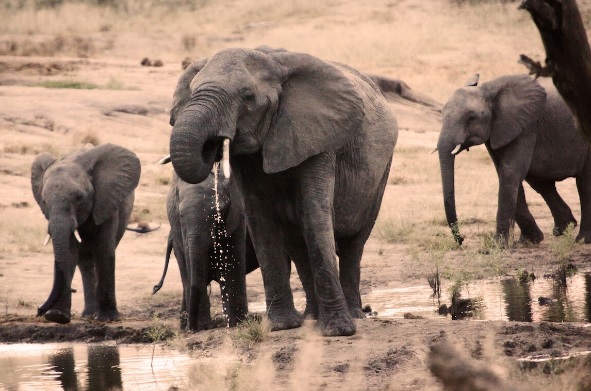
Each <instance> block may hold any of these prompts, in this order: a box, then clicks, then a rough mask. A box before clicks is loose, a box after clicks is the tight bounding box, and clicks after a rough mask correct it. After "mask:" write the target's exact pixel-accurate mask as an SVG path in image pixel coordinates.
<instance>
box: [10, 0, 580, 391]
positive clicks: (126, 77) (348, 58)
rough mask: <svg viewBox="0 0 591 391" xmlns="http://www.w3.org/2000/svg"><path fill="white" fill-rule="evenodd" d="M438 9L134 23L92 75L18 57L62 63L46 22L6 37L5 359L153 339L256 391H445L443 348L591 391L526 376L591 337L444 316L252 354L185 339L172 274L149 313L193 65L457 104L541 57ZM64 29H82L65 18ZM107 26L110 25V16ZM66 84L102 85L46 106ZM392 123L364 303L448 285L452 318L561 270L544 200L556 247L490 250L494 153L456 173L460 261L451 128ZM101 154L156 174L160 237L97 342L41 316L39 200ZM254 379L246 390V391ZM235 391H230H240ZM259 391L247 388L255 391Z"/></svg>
mask: <svg viewBox="0 0 591 391" xmlns="http://www.w3.org/2000/svg"><path fill="white" fill-rule="evenodd" d="M220 3H222V2H220ZM225 3H227V2H225ZM296 3H297V4H296ZM440 3H442V2H439V1H427V2H421V3H418V4H414V3H413V2H410V1H391V2H388V1H379V2H375V3H374V2H372V6H371V7H369V6H368V7H365V8H363V9H361V8H359V5H356V4H354V3H352V2H348V1H335V2H331V3H326V4H325V3H320V4H322V5H318V6H313V5H312V4H311V3H310V4H308V3H306V2H301V4H300V3H298V2H295V3H294V4H292V5H291V7H293V9H292V8H289V7H288V8H287V9H285V10H281V12H279V11H277V12H279V15H270V16H268V15H266V14H265V12H268V11H264V10H263V11H261V10H258V12H259V13H256V12H254V11H253V9H254V6H252V5H251V6H250V7H251V8H248V7H247V8H248V9H247V10H246V11H248V12H246V11H244V10H235V11H236V13H240V12H243V11H244V14H245V15H248V18H249V19H248V20H244V19H240V20H239V19H232V18H229V17H227V18H226V19H224V18H223V16H220V28H219V29H217V30H216V29H215V26H216V24H215V23H214V21H212V20H213V19H212V18H213V17H212V16H211V15H214V14H215V15H217V14H216V8H215V6H213V5H212V6H210V7H209V8H206V10H205V11H204V13H203V15H205V16H203V15H202V16H201V17H202V18H207V17H208V16H209V17H210V19H208V22H207V23H204V24H203V25H202V26H200V29H201V30H199V29H198V28H197V30H196V31H198V32H197V33H195V34H194V35H192V34H190V33H189V32H187V31H186V30H188V31H191V30H190V28H188V27H186V26H184V27H182V26H181V27H180V28H179V30H178V31H176V30H170V29H166V28H162V29H159V28H154V29H151V28H150V27H145V26H143V25H141V23H139V22H138V21H137V20H134V21H132V22H130V25H131V26H133V29H132V30H133V31H125V28H124V27H122V25H123V23H122V22H120V19H116V18H115V19H113V20H114V21H113V22H112V24H111V27H110V28H106V27H105V28H103V27H101V26H102V25H100V23H101V21H100V20H99V21H95V20H92V21H91V22H92V23H91V22H89V25H91V27H88V26H85V27H84V28H82V27H81V26H78V27H79V29H80V30H82V32H81V33H80V36H82V37H84V39H85V41H84V42H90V43H92V48H93V49H92V50H90V49H88V47H87V46H84V45H82V44H80V43H78V44H75V43H74V44H72V45H78V46H74V47H75V48H76V47H77V48H78V49H79V50H78V51H83V52H84V53H83V55H84V57H82V58H81V57H76V56H77V55H79V54H80V53H74V52H76V50H73V49H72V50H70V51H66V50H64V51H66V52H67V53H66V54H67V55H70V56H73V57H65V56H64V55H63V53H62V52H59V51H58V52H57V53H54V52H51V51H50V52H49V53H45V52H43V51H41V50H37V51H34V50H29V52H26V53H25V51H24V49H23V50H21V51H20V52H19V50H18V48H21V49H22V48H24V47H26V45H29V46H28V47H35V48H37V49H38V48H39V47H40V46H39V45H41V44H39V42H41V43H45V46H43V47H44V48H45V49H44V50H46V51H47V50H49V49H47V46H48V44H47V42H53V41H52V39H54V37H55V36H56V33H55V32H47V31H42V30H43V29H42V27H40V25H41V24H43V23H44V21H45V20H47V18H50V16H47V15H45V14H43V13H42V12H39V14H38V20H37V19H35V23H36V24H35V26H34V28H32V31H33V32H30V31H29V32H26V31H20V30H18V29H17V28H16V27H14V31H10V30H8V31H3V32H2V34H1V35H0V50H3V53H5V54H7V55H4V56H0V189H1V191H0V342H50V341H52V342H53V341H86V342H97V341H104V340H117V341H119V342H122V343H124V342H128V343H151V342H152V339H153V338H154V337H155V336H156V337H164V338H168V341H169V342H168V343H172V344H174V345H175V346H183V347H189V348H191V349H193V354H194V355H195V356H196V357H200V356H207V357H211V356H216V355H224V354H232V355H235V357H237V360H239V361H241V362H242V363H244V364H247V368H249V369H248V370H247V371H248V374H249V376H250V377H249V378H250V380H251V381H253V382H255V381H256V384H259V385H269V386H271V385H275V386H280V387H282V388H285V389H295V390H311V389H339V388H343V387H345V388H347V389H351V390H358V389H371V390H374V389H376V390H377V389H380V390H386V389H390V390H399V389H421V390H423V389H426V390H438V389H442V386H441V384H440V383H439V382H438V380H436V379H435V377H433V376H432V375H431V374H430V372H429V363H430V357H429V354H430V351H431V348H432V346H433V345H434V344H436V343H438V342H441V341H449V342H451V344H452V345H453V346H455V348H456V349H457V350H458V351H459V354H460V355H462V356H464V357H468V358H469V359H470V360H473V361H474V362H477V363H483V364H484V367H488V368H493V369H494V371H495V373H499V374H500V376H501V379H508V381H509V382H516V383H520V384H521V385H522V386H524V387H526V389H527V388H528V385H535V386H536V387H537V388H540V385H542V386H541V387H542V388H543V387H546V388H545V389H573V390H574V389H581V388H577V387H578V386H579V385H580V384H585V385H586V387H587V388H582V389H589V388H588V387H589V379H588V378H587V379H585V378H584V377H582V376H572V375H570V374H572V373H575V372H576V369H577V368H578V369H580V367H581V366H582V365H585V364H584V363H581V362H578V363H573V362H571V361H568V365H560V364H557V363H553V362H552V363H540V364H531V363H529V364H523V363H522V362H520V361H518V359H521V358H526V357H531V356H532V355H540V357H558V356H562V355H564V354H569V353H575V352H582V351H588V350H591V338H590V337H591V329H589V328H587V327H586V326H587V323H547V322H541V323H540V322H537V323H519V322H506V321H452V320H451V319H450V317H435V316H433V317H429V318H422V319H403V318H402V316H399V317H394V318H385V317H381V316H380V314H379V313H378V315H377V317H372V318H368V319H366V320H363V321H358V322H357V325H358V331H357V334H356V335H355V336H352V337H346V338H345V337H341V338H322V337H319V336H318V335H317V334H316V333H315V332H314V330H313V325H312V322H307V323H306V325H305V326H304V327H302V328H300V329H296V330H289V331H284V332H275V333H271V334H270V335H269V336H268V337H267V338H266V339H265V340H264V341H263V342H262V343H258V344H254V345H252V346H250V347H247V346H245V345H244V341H242V342H240V341H236V339H235V338H232V337H235V334H236V331H235V330H230V331H228V330H226V329H223V328H221V329H216V330H211V331H204V332H200V333H197V334H194V335H187V334H184V333H178V321H177V317H178V312H179V308H180V286H181V285H180V278H179V276H178V269H177V267H176V264H175V262H174V261H173V262H172V263H171V268H170V270H169V275H168V277H167V281H166V283H165V286H164V288H163V289H162V291H161V292H160V293H158V294H157V295H155V296H152V295H151V290H152V286H153V285H154V284H155V283H156V282H157V281H158V279H159V277H160V273H161V269H162V264H163V257H164V250H165V246H166V238H167V235H168V229H169V226H168V224H167V221H166V215H165V207H164V202H165V197H166V192H167V189H168V184H169V181H170V178H171V167H170V166H160V165H158V163H157V162H158V159H159V158H160V157H161V156H163V155H165V154H167V147H168V135H169V132H170V126H169V125H168V108H169V107H170V103H171V98H172V92H173V90H174V86H175V84H176V80H177V78H178V76H179V75H180V73H181V60H182V59H183V58H184V57H185V56H187V55H188V56H190V57H193V58H198V57H200V56H205V55H209V54H211V53H213V52H214V51H215V50H217V49H220V48H223V47H228V46H247V47H254V46H256V45H259V44H269V45H274V46H282V47H285V48H288V49H292V50H300V51H308V52H311V53H314V54H316V55H319V56H322V57H324V58H327V59H334V60H339V61H344V62H347V63H350V64H351V65H353V66H355V67H357V68H359V69H360V70H362V71H365V72H369V73H379V74H382V75H386V76H389V77H394V78H401V79H403V80H405V81H406V82H408V83H409V84H410V85H411V87H412V88H414V89H416V90H418V91H420V92H423V93H427V94H429V95H430V96H432V97H433V98H435V99H437V100H439V101H441V102H444V101H445V99H446V97H447V96H449V94H450V93H451V91H453V89H454V88H456V87H458V86H460V85H461V84H462V82H463V81H464V80H465V79H466V77H467V76H468V75H469V74H471V73H472V72H475V71H479V72H481V77H482V78H483V80H487V79H490V78H492V77H495V76H498V75H501V74H504V73H516V72H522V71H523V69H522V68H520V66H519V65H518V64H517V63H516V61H515V60H516V58H517V56H518V55H519V53H522V52H525V53H528V54H529V55H532V56H534V57H535V55H538V58H539V57H540V56H541V53H542V50H541V47H540V43H539V42H538V41H539V39H538V37H537V36H536V31H535V29H534V27H533V23H531V21H529V20H528V19H527V15H524V14H521V13H519V12H518V11H517V10H516V5H515V4H511V3H509V4H506V5H499V4H494V5H486V6H483V8H477V7H466V6H465V7H456V6H452V5H449V4H448V5H446V6H445V7H444V8H443V10H441V11H438V12H436V11H435V8H436V4H437V5H439V4H440ZM249 4H250V3H249ZM296 6H301V7H304V8H302V9H306V8H305V7H309V8H308V9H309V12H304V11H302V10H301V9H299V10H298V12H296V10H295V8H297V7H296ZM261 7H262V6H261ZM232 9H233V8H232ZM233 10H234V9H233ZM82 11H84V9H82ZM217 11H218V12H219V10H217ZM61 15H62V17H63V18H64V20H66V19H67V20H70V18H69V16H68V15H69V14H68V13H66V11H63V13H62V14H61ZM101 15H102V14H101ZM200 15H201V14H200ZM102 17H103V18H105V19H108V15H107V16H105V15H102ZM266 17H269V18H270V20H268V19H266ZM273 17H277V18H279V17H280V18H283V19H273ZM245 18H246V17H245ZM15 19H16V20H17V21H18V18H15ZM471 19H475V20H471ZM278 20H282V21H285V22H282V23H279V22H278ZM483 21H487V23H484V22H483ZM456 22H457V23H456ZM488 22H490V23H488ZM14 23H16V22H14ZM93 23H94V24H93ZM138 24H139V25H141V26H143V27H138ZM179 24H181V25H182V23H179ZM530 24H531V26H530ZM95 25H96V26H95ZM15 26H16V24H15ZM93 26H94V27H93ZM237 26H238V27H237ZM343 26H350V27H346V28H345V27H343ZM99 27H100V28H99ZM452 27H453V28H452ZM9 28H10V26H9ZM92 28H95V30H94V31H91V32H87V31H85V29H92ZM142 28H143V30H142ZM183 29H185V30H183ZM499 32H500V33H499ZM294 35H295V36H297V37H299V38H298V39H296V38H294ZM192 37H193V38H195V40H196V43H195V42H193V41H191V40H190V39H191V38H192ZM337 37H338V38H337ZM386 37H390V38H386ZM68 42H69V41H68ZM11 45H12V46H11ZM35 45H37V46H35ZM183 45H184V46H183ZM179 46H183V47H184V49H179V48H178V47H179ZM11 48H13V49H14V50H11ZM397 51H399V52H400V54H399V55H398V54H396V53H397ZM22 54H27V55H26V56H22ZM30 54H37V55H41V56H35V55H30ZM146 56H147V57H150V58H151V59H152V60H155V59H161V60H162V61H163V66H162V67H144V66H141V65H140V61H141V60H142V58H144V57H146ZM64 81H68V82H71V81H77V82H84V83H92V84H94V86H95V87H96V88H93V89H73V88H48V87H51V85H48V84H43V83H47V82H56V83H61V84H62V86H63V84H64ZM392 108H393V110H394V111H395V112H396V114H397V116H398V119H399V123H400V128H401V132H400V136H399V143H398V145H397V148H396V152H395V155H394V163H393V166H392V172H391V175H390V181H389V185H388V187H387V190H386V194H385V197H384V203H383V206H382V211H381V213H380V217H379V219H378V221H377V223H376V228H375V230H374V233H373V235H372V237H371V239H370V241H369V242H368V244H367V247H366V251H365V253H364V257H363V261H362V293H363V295H364V297H365V296H367V294H369V293H371V292H372V291H374V290H376V289H388V288H398V287H414V286H425V285H427V277H428V276H429V275H431V274H432V273H433V272H434V271H435V270H436V268H438V269H439V271H440V273H441V275H442V278H443V289H442V299H441V300H442V301H443V302H447V303H449V301H450V295H449V291H448V289H449V287H450V286H452V285H453V284H454V283H458V282H459V283H463V284H466V283H472V284H478V281H479V279H481V278H493V277H499V276H507V275H509V276H514V275H516V274H517V271H518V270H523V269H526V270H528V271H533V272H535V273H536V274H537V275H543V274H549V273H553V272H554V271H555V270H556V269H557V268H558V267H559V266H560V264H561V263H563V262H562V261H559V260H558V259H557V256H558V255H557V250H556V249H555V248H556V246H554V245H553V243H556V242H555V241H553V240H552V238H551V231H552V219H551V215H550V213H549V210H548V209H547V207H546V206H545V204H544V203H543V201H542V200H541V198H540V197H539V196H537V195H536V194H534V193H533V192H532V191H531V189H527V197H528V201H529V204H530V206H531V209H532V213H533V214H534V216H536V218H537V219H538V223H539V224H540V226H541V228H542V230H543V231H544V233H545V234H546V238H547V239H546V241H544V242H543V243H542V244H540V245H539V246H517V248H515V249H511V250H505V251H500V250H499V251H497V250H496V249H494V248H492V249H491V247H490V245H488V244H487V241H486V237H487V235H488V234H490V233H491V232H492V231H493V227H494V218H495V213H496V191H497V182H496V176H495V174H494V168H493V166H492V164H491V163H490V160H489V159H488V156H487V154H486V151H485V148H484V147H480V148H474V149H473V150H472V151H470V153H469V154H463V156H460V157H459V158H458V159H457V162H456V165H457V173H458V174H457V184H456V187H457V191H458V194H457V202H458V213H459V215H460V218H461V219H462V220H463V227H462V228H463V232H464V234H465V235H466V236H467V240H466V242H465V244H464V246H463V248H462V249H458V248H456V247H455V246H453V243H452V242H451V239H450V235H449V233H448V230H447V228H446V226H445V222H444V214H443V209H442V202H441V190H440V179H439V172H438V162H437V156H436V154H433V155H430V154H428V151H429V150H431V149H432V148H433V147H434V146H435V144H436V140H437V136H438V130H439V122H438V118H437V116H434V115H433V114H432V113H429V112H425V111H421V110H419V109H417V108H416V107H414V106H408V105H401V104H399V103H392ZM88 141H92V142H98V143H106V142H111V143H116V144H120V145H123V146H125V147H127V148H130V149H132V150H134V151H135V152H136V153H137V154H138V156H139V157H140V159H141V162H142V170H143V171H142V179H141V182H140V185H139V187H138V189H137V190H136V205H135V212H134V219H135V220H136V221H142V222H148V223H150V224H151V225H152V226H157V225H158V224H162V226H161V228H160V229H159V230H158V231H155V232H152V233H149V234H144V235H141V234H135V233H129V234H127V235H126V236H125V237H124V239H123V241H122V242H121V245H120V246H119V248H118V251H117V257H118V259H117V272H116V280H117V298H118V302H119V308H120V311H121V313H122V315H123V319H122V321H121V322H115V323H109V324H101V323H96V322H92V321H81V320H79V319H77V318H75V319H74V320H73V322H72V323H71V324H69V325H65V326H56V325H53V324H49V323H46V322H45V321H43V320H41V319H39V318H36V317H35V316H34V314H35V312H36V307H37V306H38V305H40V304H41V303H42V302H43V301H44V300H45V299H46V297H47V295H48V293H49V291H50V289H51V284H52V274H51V273H52V268H53V266H52V251H51V246H48V247H43V246H42V242H43V239H44V236H45V232H46V222H45V220H44V218H43V215H42V214H41V212H40V210H39V208H38V206H37V205H36V203H35V201H34V199H33V196H32V193H31V190H30V184H29V176H30V164H31V162H32V161H33V159H34V157H35V156H36V154H37V153H39V152H41V151H50V152H51V153H54V154H56V155H60V154H64V153H67V152H69V151H71V150H74V149H76V148H79V147H81V146H82V145H83V144H85V143H86V142H88ZM559 190H560V192H561V193H562V194H563V195H564V197H565V199H566V200H567V202H568V203H569V205H571V207H572V208H573V210H574V211H575V216H579V212H578V208H579V201H578V196H577V193H576V188H575V184H574V181H572V180H567V181H565V182H564V183H561V184H560V185H559ZM569 249H571V250H572V253H571V254H570V255H568V256H567V262H570V263H572V264H574V265H576V266H577V267H578V270H579V271H580V272H581V273H582V272H584V271H585V270H587V269H589V268H590V267H591V264H589V252H590V251H591V249H589V247H587V246H574V245H573V246H571V247H569ZM73 285H74V288H76V289H77V293H75V294H74V295H73V312H74V315H75V316H76V315H78V314H79V312H80V311H81V310H82V307H83V304H82V284H81V280H80V277H79V275H77V276H76V277H75V280H74V284H73ZM292 285H293V287H294V291H295V296H296V298H301V295H302V292H301V288H300V287H299V285H298V281H297V278H296V277H294V278H293V284H292ZM217 293H218V291H217V288H216V287H212V300H213V301H214V310H215V311H216V312H217V314H218V315H219V313H220V305H219V299H218V295H217ZM248 293H249V301H250V303H251V308H255V309H257V310H258V309H260V305H261V303H262V302H264V293H263V288H262V282H261V277H260V273H259V272H258V271H256V272H254V273H252V274H251V275H249V276H248ZM534 299H535V298H534ZM581 300H583V298H581ZM368 304H370V305H373V306H376V305H378V304H379V303H368ZM158 330H164V331H162V332H158ZM228 336H229V337H230V338H228ZM229 352H230V353H229ZM573 368H575V370H573ZM246 373H247V372H245V373H234V376H235V377H236V376H238V377H246ZM564 373H566V375H565V374H564ZM561 374H562V375H561ZM228 376H229V375H228ZM222 381H224V382H226V384H230V383H228V382H230V380H228V379H222ZM249 382H250V381H249ZM249 382H247V381H242V382H241V383H240V384H242V385H245V387H244V389H250V388H249V387H250V386H248V384H249ZM232 384H233V383H232ZM507 387H508V386H507ZM264 388H265V387H263V388H261V389H264ZM501 388H502V387H501ZM509 388H510V387H509ZM509 388H507V389H509ZM531 388H532V389H533V386H532V387H531ZM238 389H242V388H238Z"/></svg>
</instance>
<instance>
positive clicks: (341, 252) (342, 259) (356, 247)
mask: <svg viewBox="0 0 591 391" xmlns="http://www.w3.org/2000/svg"><path fill="white" fill-rule="evenodd" d="M366 236H367V235H366V234H363V235H361V234H359V235H357V236H355V237H353V238H347V239H338V240H337V255H338V256H339V279H340V282H341V287H342V288H343V294H344V295H345V300H346V301H347V306H348V307H349V313H350V314H351V316H352V317H354V318H358V319H363V318H365V317H366V316H365V314H364V313H363V311H362V310H361V294H360V293H359V283H360V279H361V256H362V254H363V247H364V244H365V242H366V240H367V237H366Z"/></svg>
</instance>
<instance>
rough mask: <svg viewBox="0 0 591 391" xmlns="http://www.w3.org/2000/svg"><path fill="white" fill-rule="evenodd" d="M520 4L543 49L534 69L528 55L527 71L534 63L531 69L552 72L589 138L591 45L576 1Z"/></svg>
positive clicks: (536, 0)
mask: <svg viewBox="0 0 591 391" xmlns="http://www.w3.org/2000/svg"><path fill="white" fill-rule="evenodd" d="M519 8H520V9H525V10H526V11H528V12H529V13H530V15H531V17H532V19H533V21H534V23H535V25H536V27H537V28H538V30H539V31H540V36H541V38H542V43H543V44H544V48H545V50H546V64H545V66H544V67H542V66H541V64H539V63H537V65H539V67H538V68H537V69H536V63H535V62H534V61H533V60H531V59H530V61H531V62H530V63H529V65H528V68H529V69H530V72H531V71H532V68H531V66H532V64H533V69H534V70H535V71H534V72H533V73H536V74H537V75H543V74H546V75H551V76H552V81H553V82H554V85H555V86H556V89H557V90H558V92H560V95H562V97H563V98H564V100H565V101H566V103H567V104H568V106H569V107H570V108H571V110H572V112H573V114H574V116H575V118H576V119H577V122H578V128H579V130H580V131H581V133H582V134H583V136H584V137H585V139H586V140H587V141H588V142H591V49H589V42H588V40H587V32H586V31H585V26H584V25H583V19H582V18H581V14H580V12H579V8H578V7H577V3H576V1H575V0H524V1H523V2H522V3H521V5H520V6H519ZM523 56H524V55H522V57H521V59H522V60H523V59H524V57H523ZM525 58H527V59H529V57H527V56H525ZM526 62H527V60H526Z"/></svg>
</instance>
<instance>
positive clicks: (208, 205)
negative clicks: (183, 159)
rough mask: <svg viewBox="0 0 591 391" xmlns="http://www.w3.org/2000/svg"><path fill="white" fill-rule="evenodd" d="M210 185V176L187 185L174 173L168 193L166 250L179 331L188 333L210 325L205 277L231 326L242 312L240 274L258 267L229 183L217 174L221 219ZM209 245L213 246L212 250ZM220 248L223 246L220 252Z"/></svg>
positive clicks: (245, 305) (243, 275) (234, 190)
mask: <svg viewBox="0 0 591 391" xmlns="http://www.w3.org/2000/svg"><path fill="white" fill-rule="evenodd" d="M214 186H215V184H214V175H213V174H210V175H209V176H208V177H207V179H206V180H205V181H203V182H201V183H199V184H196V185H193V184H189V183H187V182H184V181H182V180H181V179H180V178H179V177H178V175H177V174H176V173H174V174H173V180H172V184H171V187H170V190H169V192H168V199H167V212H168V220H169V221H170V227H171V230H170V239H171V240H172V243H171V244H172V246H171V248H172V249H173V251H174V255H175V257H176V259H177V262H178V265H179V270H180V273H181V280H182V283H183V301H182V307H181V329H187V330H191V331H198V330H204V329H209V328H212V327H213V326H214V324H213V323H212V318H211V315H210V302H209V295H208V294H207V286H208V285H209V283H210V282H211V281H216V282H218V283H219V284H220V287H221V291H222V303H223V306H224V312H225V315H226V316H227V320H228V324H229V325H230V326H235V325H236V324H237V323H238V322H239V321H241V320H244V319H245V318H246V315H247V314H248V301H247V297H246V274H247V273H249V272H250V271H252V270H254V269H256V268H257V267H258V262H257V260H256V256H255V255H254V251H253V249H252V243H250V238H249V237H248V235H247V232H246V223H245V220H244V207H243V205H242V199H241V198H240V194H239V193H238V189H237V188H236V185H235V183H234V181H233V180H231V179H227V178H225V177H224V176H223V174H221V173H220V174H219V176H218V187H217V189H218V200H219V212H220V215H221V217H222V221H216V213H217V212H216V208H215V193H214ZM216 229H217V230H218V231H216ZM216 232H221V233H222V235H221V236H220V234H219V233H218V234H217V235H216ZM214 237H216V241H215V242H214ZM214 244H217V247H218V248H217V252H216V248H215V246H214ZM220 249H221V250H223V252H222V253H221V254H220ZM220 255H221V256H222V260H221V261H220ZM165 270H166V269H165ZM163 279H164V277H163V278H162V280H163ZM185 314H186V316H185Z"/></svg>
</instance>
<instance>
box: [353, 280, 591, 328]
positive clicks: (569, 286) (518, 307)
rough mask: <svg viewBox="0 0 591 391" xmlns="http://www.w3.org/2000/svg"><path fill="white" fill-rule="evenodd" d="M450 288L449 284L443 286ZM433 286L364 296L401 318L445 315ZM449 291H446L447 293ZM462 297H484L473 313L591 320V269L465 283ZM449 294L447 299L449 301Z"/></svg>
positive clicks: (525, 318)
mask: <svg viewBox="0 0 591 391" xmlns="http://www.w3.org/2000/svg"><path fill="white" fill-rule="evenodd" d="M444 288H445V287H444ZM431 294H432V291H431V290H430V288H429V287H428V286H427V284H425V285H424V286H415V287H406V288H397V289H376V290H373V291H371V292H370V293H368V294H367V295H364V296H363V297H362V300H363V303H364V304H369V305H371V307H372V309H373V310H374V311H377V313H378V316H379V317H393V318H401V317H403V316H404V314H405V313H408V312H410V313H412V314H415V315H421V316H423V317H433V318H437V317H441V316H440V315H438V313H437V311H438V304H437V303H436V302H434V301H433V299H432V298H431ZM444 296H445V295H444ZM462 298H465V299H468V298H470V299H476V300H479V301H481V302H482V308H481V309H479V311H474V312H473V313H471V314H470V315H471V317H469V318H468V319H479V320H510V321H519V322H540V321H546V322H591V274H589V273H579V274H575V275H574V276H571V277H567V278H565V279H561V278H538V279H536V280H534V281H527V282H521V281H519V280H517V279H515V278H503V279H490V280H482V281H475V282H473V283H471V284H469V285H468V286H467V287H465V288H464V289H462ZM449 301H450V299H449V297H447V298H446V297H443V298H442V299H441V302H442V303H446V302H447V303H446V304H447V305H449V304H450V303H449Z"/></svg>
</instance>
